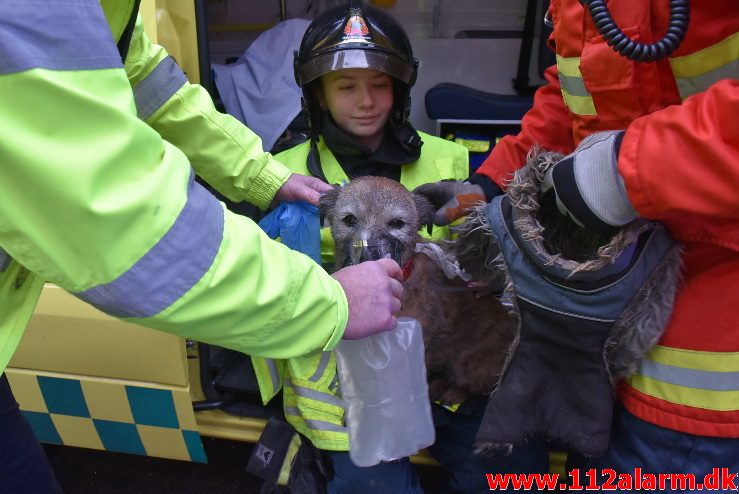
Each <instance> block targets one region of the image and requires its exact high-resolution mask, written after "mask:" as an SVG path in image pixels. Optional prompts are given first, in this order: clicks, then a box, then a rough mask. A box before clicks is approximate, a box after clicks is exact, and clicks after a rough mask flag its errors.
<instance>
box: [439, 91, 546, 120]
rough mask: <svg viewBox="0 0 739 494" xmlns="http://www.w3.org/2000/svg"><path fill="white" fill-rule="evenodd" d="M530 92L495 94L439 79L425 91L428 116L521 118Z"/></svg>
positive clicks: (491, 118)
mask: <svg viewBox="0 0 739 494" xmlns="http://www.w3.org/2000/svg"><path fill="white" fill-rule="evenodd" d="M533 101H534V100H533V96H518V95H509V94H495V93H488V92H485V91H480V90H478V89H473V88H471V87H467V86H463V85H461V84H454V83H451V82H442V83H440V84H437V85H435V86H434V87H432V88H431V89H429V90H428V91H427V92H426V96H425V104H426V113H427V114H428V116H429V118H431V119H434V120H439V119H454V120H521V117H523V115H524V113H526V112H527V111H528V109H529V108H531V105H532V104H533Z"/></svg>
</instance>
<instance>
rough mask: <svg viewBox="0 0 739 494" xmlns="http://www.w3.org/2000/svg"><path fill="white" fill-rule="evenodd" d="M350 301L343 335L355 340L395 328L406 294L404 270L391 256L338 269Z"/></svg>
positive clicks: (339, 280)
mask: <svg viewBox="0 0 739 494" xmlns="http://www.w3.org/2000/svg"><path fill="white" fill-rule="evenodd" d="M331 276H333V277H334V279H336V281H338V282H339V283H340V284H341V287H342V288H343V289H344V293H346V299H347V301H348V302H349V320H348V322H347V323H346V329H345V330H344V336H343V338H344V339H346V340H355V339H358V338H363V337H365V336H369V335H372V334H375V333H380V332H382V331H388V330H390V329H393V328H394V327H395V325H396V324H397V322H398V321H397V319H396V318H395V314H397V313H398V312H399V311H400V298H401V297H402V296H403V285H401V284H400V282H401V281H402V280H403V273H402V271H401V270H400V266H398V263H396V262H395V261H393V260H392V259H380V260H379V261H367V262H363V263H361V264H355V265H353V266H348V267H346V268H343V269H340V270H338V271H336V272H335V273H334V274H332V275H331Z"/></svg>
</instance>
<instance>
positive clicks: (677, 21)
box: [584, 0, 690, 62]
mask: <svg viewBox="0 0 739 494" xmlns="http://www.w3.org/2000/svg"><path fill="white" fill-rule="evenodd" d="M584 3H585V5H586V6H587V7H588V10H589V11H590V16H591V17H592V18H593V22H594V23H595V27H596V28H598V32H599V33H600V34H601V35H602V36H603V38H604V39H605V40H606V42H607V43H608V45H610V46H611V47H613V49H614V50H616V51H617V52H618V53H620V54H621V55H623V56H624V57H626V58H628V59H629V60H633V61H635V62H653V61H655V60H660V59H662V58H665V57H666V56H668V55H669V54H671V53H672V52H673V51H675V50H676V49H677V48H678V46H680V43H682V42H683V39H684V38H685V32H686V31H687V30H688V23H689V22H690V0H670V21H669V24H668V26H667V33H665V35H664V37H663V38H662V39H661V40H659V41H657V42H656V43H652V44H648V45H647V44H644V43H639V42H638V41H634V40H633V39H631V38H629V37H628V36H627V35H626V34H625V33H624V32H623V31H622V30H621V29H620V28H619V27H618V26H617V25H616V23H615V22H614V20H613V17H611V12H610V11H609V10H608V7H607V6H606V2H605V0H584Z"/></svg>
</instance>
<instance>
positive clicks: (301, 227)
mask: <svg viewBox="0 0 739 494" xmlns="http://www.w3.org/2000/svg"><path fill="white" fill-rule="evenodd" d="M259 226H260V227H261V228H262V230H264V232H265V233H266V234H267V235H269V237H270V238H277V237H280V239H281V241H282V243H283V244H285V245H287V246H288V247H290V248H291V249H293V250H297V251H298V252H302V253H303V254H305V255H307V256H308V257H310V258H311V259H313V260H314V261H316V262H317V263H318V264H321V219H320V215H319V214H318V208H317V207H315V206H313V205H311V204H308V203H306V202H283V203H281V204H280V205H279V206H278V207H277V208H276V209H274V210H273V211H272V212H270V213H269V214H268V215H267V216H265V217H264V218H262V220H261V221H260V222H259Z"/></svg>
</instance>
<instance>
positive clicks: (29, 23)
mask: <svg viewBox="0 0 739 494" xmlns="http://www.w3.org/2000/svg"><path fill="white" fill-rule="evenodd" d="M119 67H122V64H121V56H120V54H119V53H118V49H117V48H116V45H115V42H114V41H113V37H112V36H111V34H110V28H109V27H108V22H107V21H106V20H105V16H104V15H103V11H102V9H101V8H100V3H99V1H98V0H34V1H33V2H29V1H17V0H3V1H2V2H0V75H2V74H12V73H15V72H22V71H25V70H31V69H49V70H94V69H110V68H119Z"/></svg>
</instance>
